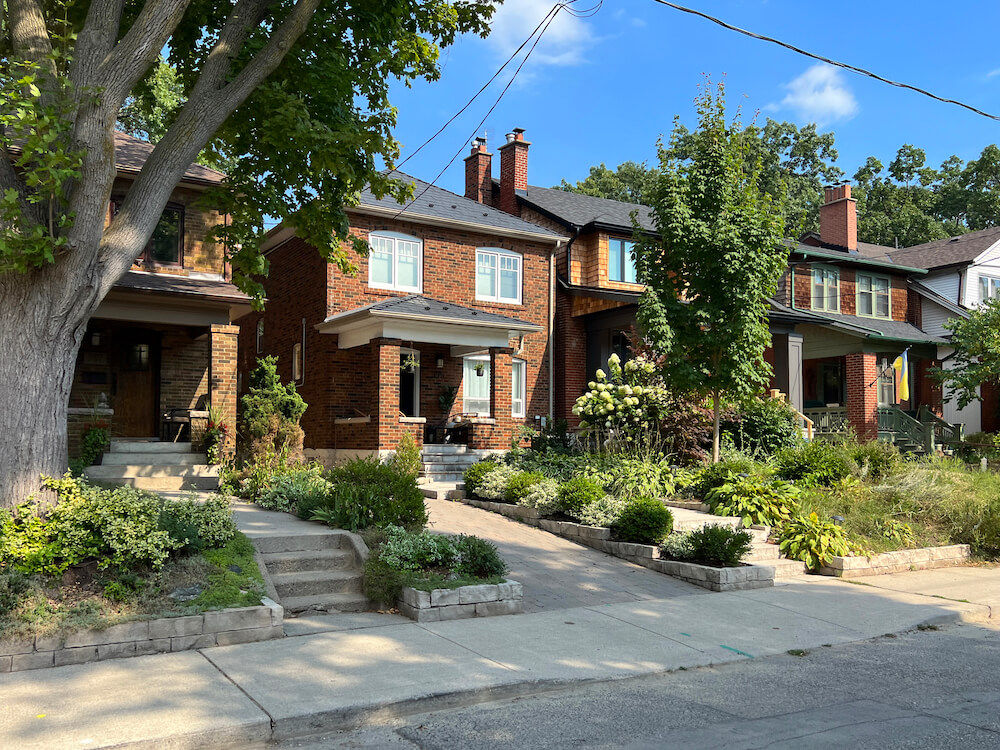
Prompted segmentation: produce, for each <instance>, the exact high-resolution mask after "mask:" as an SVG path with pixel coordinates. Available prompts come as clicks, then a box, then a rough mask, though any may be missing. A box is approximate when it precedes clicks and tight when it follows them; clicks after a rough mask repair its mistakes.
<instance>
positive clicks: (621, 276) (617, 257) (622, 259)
mask: <svg viewBox="0 0 1000 750" xmlns="http://www.w3.org/2000/svg"><path fill="white" fill-rule="evenodd" d="M608 278H609V279H610V280H611V281H627V282H629V283H631V284H635V283H636V277H635V243H634V242H630V241H629V240H616V239H614V238H611V239H609V240H608Z"/></svg>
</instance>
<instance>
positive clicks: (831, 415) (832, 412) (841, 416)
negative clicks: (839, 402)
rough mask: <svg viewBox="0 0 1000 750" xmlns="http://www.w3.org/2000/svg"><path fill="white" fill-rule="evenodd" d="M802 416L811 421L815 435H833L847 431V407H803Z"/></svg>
mask: <svg viewBox="0 0 1000 750" xmlns="http://www.w3.org/2000/svg"><path fill="white" fill-rule="evenodd" d="M802 416H803V417H805V418H806V419H809V420H811V421H812V424H813V429H814V430H815V432H816V434H817V435H835V434H837V433H841V432H847V430H848V427H849V425H848V422H847V407H846V406H824V407H822V408H818V409H803V410H802Z"/></svg>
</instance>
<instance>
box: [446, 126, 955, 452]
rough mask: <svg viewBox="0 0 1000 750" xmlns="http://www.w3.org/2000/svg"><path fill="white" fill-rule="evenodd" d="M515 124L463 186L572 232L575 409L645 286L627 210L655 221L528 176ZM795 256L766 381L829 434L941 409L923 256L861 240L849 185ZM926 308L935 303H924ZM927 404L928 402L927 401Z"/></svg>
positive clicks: (559, 295) (564, 320)
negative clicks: (902, 368) (904, 366)
mask: <svg viewBox="0 0 1000 750" xmlns="http://www.w3.org/2000/svg"><path fill="white" fill-rule="evenodd" d="M529 146H530V144H529V143H528V142H527V141H526V140H524V135H523V131H522V130H520V129H515V130H514V131H513V132H512V133H510V134H508V136H507V141H506V142H505V143H504V144H503V145H502V146H501V147H500V148H499V151H500V178H499V180H495V179H492V175H491V158H492V155H491V154H490V153H489V152H488V151H487V148H486V143H485V141H484V140H482V139H479V140H477V141H476V142H475V143H474V145H473V148H472V153H471V154H470V155H469V156H468V157H467V158H466V196H467V197H469V198H470V199H472V200H477V201H479V202H481V203H483V204H486V205H490V206H496V207H499V208H501V209H503V210H505V211H508V212H510V213H512V214H514V215H517V216H519V217H520V218H522V219H525V220H527V221H531V222H532V223H535V224H538V225H540V226H544V227H547V228H550V229H552V230H553V231H557V232H561V233H563V234H566V235H568V236H569V238H570V239H569V241H568V242H567V243H566V244H565V245H564V246H563V247H561V248H559V249H558V250H557V252H556V275H557V288H556V292H555V294H556V305H555V306H556V328H555V347H554V348H555V357H556V377H555V381H554V391H555V393H554V407H555V409H554V412H553V413H554V415H555V416H556V417H562V418H565V419H567V420H569V421H570V423H571V424H572V423H573V422H574V419H573V415H572V413H571V409H572V406H573V403H574V402H575V400H576V398H577V397H578V396H579V395H580V394H581V393H582V392H583V390H584V389H585V387H586V383H587V381H588V380H590V379H591V378H592V377H593V373H594V371H595V370H596V369H597V368H598V367H600V366H602V365H603V363H604V362H605V361H606V360H607V358H608V357H609V356H610V354H611V353H613V352H616V353H619V354H620V355H626V354H627V349H628V336H627V334H628V331H629V330H630V329H631V328H632V327H633V326H634V324H635V316H636V310H637V305H638V301H639V297H640V295H641V293H642V289H643V287H642V285H641V284H638V283H637V281H636V274H635V266H634V263H633V261H632V259H631V256H630V248H631V243H632V240H633V239H634V229H633V216H634V217H635V220H636V222H637V223H638V225H639V227H640V231H649V232H653V231H654V229H655V228H654V225H653V222H652V218H651V215H650V212H649V210H648V209H647V208H646V207H644V206H638V205H634V204H630V203H622V202H619V201H613V200H606V199H603V198H595V197H591V196H586V195H580V194H576V193H569V192H566V191H563V190H558V189H551V188H542V187H537V186H534V185H530V184H528V149H529ZM789 245H790V259H789V266H788V269H787V271H786V273H785V275H784V277H783V278H782V280H781V283H780V286H779V290H778V293H777V295H776V296H775V298H774V299H772V300H771V301H770V311H769V315H768V320H769V325H770V328H771V333H772V346H771V348H770V349H769V350H768V352H767V355H766V356H767V358H768V360H769V362H770V363H771V364H772V366H773V368H774V378H773V382H772V387H774V388H777V389H779V390H781V391H782V392H783V393H786V394H788V397H789V400H790V402H791V403H792V405H793V406H795V408H796V409H798V410H799V411H800V412H804V413H805V414H806V415H807V416H808V417H810V418H811V419H813V420H814V422H815V424H816V426H817V428H818V429H819V430H821V431H823V432H840V431H843V430H844V429H846V428H847V427H848V426H849V427H851V428H852V429H853V430H854V431H855V432H857V434H858V435H860V436H862V437H865V438H874V437H876V436H877V435H879V434H881V435H882V436H883V437H887V438H888V437H894V438H895V437H896V436H897V433H901V432H906V431H907V430H908V429H909V428H910V427H912V425H911V424H910V422H907V421H906V420H907V419H908V418H909V419H911V421H912V417H916V416H918V415H921V414H922V415H924V416H925V417H926V418H927V419H933V418H932V417H930V416H929V415H930V414H932V413H933V414H935V415H940V414H941V410H942V404H941V393H940V389H939V388H938V387H936V386H935V385H934V384H933V383H932V381H931V380H930V379H929V378H928V377H927V370H928V368H930V367H932V366H935V365H937V364H938V363H939V362H940V361H941V360H942V359H943V358H944V357H946V356H947V354H948V353H949V350H948V349H947V341H946V339H945V338H944V337H943V336H941V335H940V334H939V333H938V332H936V331H934V332H932V331H927V330H924V329H923V328H922V317H921V313H922V310H923V309H925V308H928V305H933V304H935V303H934V302H932V301H928V299H927V295H926V294H923V293H922V291H921V287H920V285H919V281H918V280H919V279H921V278H922V277H924V276H925V275H926V271H925V270H923V269H921V268H914V267H910V266H907V265H904V264H901V263H893V262H892V260H891V259H889V258H883V257H879V256H880V255H884V254H885V252H886V251H888V250H889V249H888V248H881V249H879V248H876V247H875V246H871V245H866V244H865V243H858V241H857V212H856V206H855V201H854V199H853V198H852V197H851V191H850V185H842V186H838V187H834V188H828V189H827V190H826V202H825V204H824V205H823V207H822V209H821V230H820V232H819V234H818V235H815V236H808V237H804V238H803V239H802V241H801V242H794V241H790V242H789ZM928 309H930V308H928ZM904 350H906V351H907V355H908V359H909V363H910V374H909V381H910V384H911V396H910V398H909V399H908V400H905V401H902V402H899V401H898V400H897V399H896V383H895V381H894V378H893V377H892V375H891V374H890V373H891V370H889V364H890V363H891V362H892V361H893V360H894V359H896V357H897V356H898V355H899V354H900V353H901V352H902V351H904ZM923 407H926V408H923Z"/></svg>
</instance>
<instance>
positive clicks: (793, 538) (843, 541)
mask: <svg viewBox="0 0 1000 750" xmlns="http://www.w3.org/2000/svg"><path fill="white" fill-rule="evenodd" d="M778 547H779V548H780V549H781V552H782V553H783V554H784V555H785V557H789V558H791V559H793V560H801V561H802V562H804V563H805V564H806V566H807V567H808V568H809V569H810V570H818V569H819V568H820V567H821V566H822V565H823V563H824V562H825V561H826V560H828V559H829V558H830V557H835V556H836V557H842V556H847V555H851V554H853V553H854V552H855V551H856V547H855V545H853V544H852V543H851V541H850V540H849V539H848V537H847V534H846V532H845V531H844V529H843V528H841V527H840V526H838V525H837V524H835V523H834V522H833V521H828V520H826V519H822V518H820V517H819V516H818V515H816V514H815V513H810V514H809V515H808V516H796V517H795V518H793V519H792V520H791V521H789V522H788V523H785V524H783V525H782V526H781V529H780V531H779V534H778Z"/></svg>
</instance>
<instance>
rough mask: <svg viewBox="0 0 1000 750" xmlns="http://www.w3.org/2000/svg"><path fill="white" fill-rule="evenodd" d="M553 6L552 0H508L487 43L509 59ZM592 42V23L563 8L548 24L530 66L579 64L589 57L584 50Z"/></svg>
mask: <svg viewBox="0 0 1000 750" xmlns="http://www.w3.org/2000/svg"><path fill="white" fill-rule="evenodd" d="M552 5H553V2H552V0H505V2H504V4H503V5H501V6H500V7H499V8H498V9H497V11H496V13H495V14H494V15H493V20H492V22H491V23H490V25H491V27H492V30H491V32H490V35H489V37H488V38H487V42H488V43H489V44H490V45H491V46H492V47H493V48H494V49H495V50H496V51H497V53H498V54H499V56H501V57H503V58H504V59H506V58H507V57H509V56H510V55H511V54H512V53H513V52H514V50H516V49H517V48H518V47H519V46H520V45H521V43H522V42H523V41H524V40H525V39H527V38H528V35H529V34H530V33H531V31H532V29H534V28H535V27H536V26H537V25H538V22H539V21H541V20H542V19H543V18H544V17H545V15H546V14H547V13H548V12H549V11H550V10H551V9H552ZM592 41H593V33H592V31H591V28H590V26H589V25H588V24H587V23H585V22H584V20H583V19H580V18H576V17H575V16H572V15H570V14H569V13H567V12H566V11H565V10H563V11H561V12H560V13H559V15H558V16H557V17H556V19H555V20H554V21H552V23H551V24H549V27H548V29H547V30H546V32H545V35H544V36H543V37H542V40H541V41H540V42H539V43H538V46H537V47H535V51H534V52H532V53H531V59H530V60H529V61H528V65H529V66H530V65H532V64H536V65H537V64H545V65H578V64H579V63H582V62H583V61H584V60H585V59H586V55H585V52H586V50H587V49H588V46H589V45H590V43H591V42H592ZM530 46H531V43H530V42H529V43H528V47H530ZM525 51H526V50H522V51H521V54H522V55H523V54H524V52H525Z"/></svg>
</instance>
